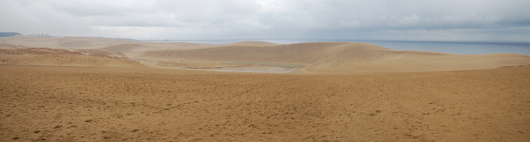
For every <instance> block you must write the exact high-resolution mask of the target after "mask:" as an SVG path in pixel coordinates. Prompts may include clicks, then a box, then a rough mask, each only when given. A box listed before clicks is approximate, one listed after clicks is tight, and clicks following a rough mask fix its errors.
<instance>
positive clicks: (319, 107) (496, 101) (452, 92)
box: [0, 37, 530, 141]
mask: <svg viewBox="0 0 530 142" xmlns="http://www.w3.org/2000/svg"><path fill="white" fill-rule="evenodd" d="M3 41H5V43H0V98H2V99H0V141H530V135H529V134H528V133H530V95H529V94H530V89H529V88H530V87H528V84H530V66H529V65H530V64H529V60H530V58H529V57H530V56H525V55H519V54H489V55H457V54H442V53H430V52H417V51H396V50H391V49H387V48H383V47H379V46H375V45H371V44H365V43H302V44H288V45H282V44H272V43H263V42H241V43H233V44H227V45H199V44H189V43H141V42H131V41H122V40H110V39H104V38H86V39H84V38H54V39H46V40H43V39H38V38H24V37H17V38H9V39H6V40H3ZM78 43H79V44H78ZM39 45H40V46H39ZM29 47H47V48H38V49H37V48H29ZM50 48H53V49H50ZM131 58H133V59H134V61H133V60H131ZM136 61H138V62H136ZM240 62H256V65H246V64H234V63H240ZM271 65H272V67H271ZM294 65H304V66H303V67H301V68H300V67H296V66H294ZM274 66H276V67H274ZM501 66H509V68H499V67H501ZM517 66H519V67H517ZM153 67H155V68H153ZM282 67H285V69H287V68H289V67H296V69H295V71H293V72H291V73H284V74H270V73H241V72H239V73H233V72H213V71H203V70H218V69H223V70H230V69H233V70H243V71H245V70H244V69H245V68H254V69H256V68H257V69H260V68H264V69H269V68H276V69H279V68H282ZM158 68H164V69H158ZM474 69H480V70H474ZM280 70H281V69H280ZM455 70H466V71H455ZM365 73H368V74H365Z"/></svg>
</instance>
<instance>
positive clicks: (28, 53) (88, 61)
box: [0, 48, 144, 66]
mask: <svg viewBox="0 0 530 142" xmlns="http://www.w3.org/2000/svg"><path fill="white" fill-rule="evenodd" d="M84 51H87V50H84ZM0 64H5V65H53V66H144V65H142V64H139V63H138V62H135V61H131V60H129V59H127V58H116V57H110V56H108V55H105V54H101V53H99V54H98V53H96V54H90V53H89V52H76V51H69V50H64V49H50V48H23V49H0Z"/></svg>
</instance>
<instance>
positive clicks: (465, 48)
mask: <svg viewBox="0 0 530 142" xmlns="http://www.w3.org/2000/svg"><path fill="white" fill-rule="evenodd" d="M140 41H143V42H188V43H199V44H229V43H234V42H241V41H263V42H272V43H278V44H293V43H304V42H365V43H371V44H375V45H378V46H382V47H386V48H390V49H395V50H410V51H427V52H441V53H453V54H494V53H516V54H523V55H530V42H503V41H499V42H496V41H491V42H488V41H397V40H330V39H316V40H315V39H300V40H282V39H276V40H274V39H264V40H256V39H241V40H140Z"/></svg>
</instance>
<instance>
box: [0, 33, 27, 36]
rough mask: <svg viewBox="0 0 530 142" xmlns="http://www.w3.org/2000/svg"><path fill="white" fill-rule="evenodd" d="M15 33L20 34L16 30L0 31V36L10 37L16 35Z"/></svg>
mask: <svg viewBox="0 0 530 142" xmlns="http://www.w3.org/2000/svg"><path fill="white" fill-rule="evenodd" d="M17 35H22V34H20V33H17V32H0V37H10V36H17Z"/></svg>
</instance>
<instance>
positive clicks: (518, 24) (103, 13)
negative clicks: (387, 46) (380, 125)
mask: <svg viewBox="0 0 530 142" xmlns="http://www.w3.org/2000/svg"><path fill="white" fill-rule="evenodd" d="M528 7H530V2H528V1H525V0H506V1H499V0H466V1H460V0H446V1H425V0H380V1H371V0H355V1H352V0H289V1H288V0H256V1H252V0H223V1H210V0H195V1H184V0H182V1H170V0H157V1H135V0H117V1H107V0H94V1H61V0H37V1H29V0H28V1H25V0H24V1H15V0H13V1H9V0H7V1H0V21H2V22H1V23H0V31H15V32H20V33H23V34H41V33H44V34H51V35H58V36H103V37H119V38H136V39H151V38H152V39H158V38H160V39H241V38H245V39H248V38H255V39H260V38H262V39H263V38H266V39H279V38H289V39H297V38H320V39H322V38H325V39H329V38H331V39H389V40H512V41H530V24H528V21H530V10H529V9H528Z"/></svg>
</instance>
